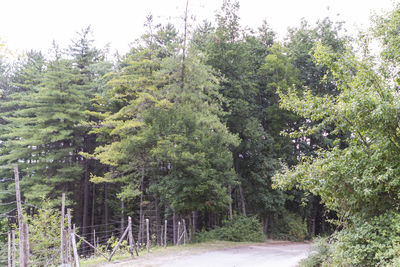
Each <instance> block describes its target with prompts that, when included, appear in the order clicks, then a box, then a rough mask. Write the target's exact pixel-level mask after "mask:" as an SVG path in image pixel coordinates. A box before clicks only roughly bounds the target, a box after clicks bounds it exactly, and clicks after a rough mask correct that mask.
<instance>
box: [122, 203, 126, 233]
mask: <svg viewBox="0 0 400 267" xmlns="http://www.w3.org/2000/svg"><path fill="white" fill-rule="evenodd" d="M124 216H125V203H124V200H123V199H121V234H122V233H123V232H124V231H125V218H124Z"/></svg>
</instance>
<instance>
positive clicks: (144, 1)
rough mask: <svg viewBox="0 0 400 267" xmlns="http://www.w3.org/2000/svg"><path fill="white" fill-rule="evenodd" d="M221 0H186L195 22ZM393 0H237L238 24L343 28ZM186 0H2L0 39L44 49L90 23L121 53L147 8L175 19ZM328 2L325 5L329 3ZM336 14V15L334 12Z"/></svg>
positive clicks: (100, 40)
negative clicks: (321, 23) (330, 22)
mask: <svg viewBox="0 0 400 267" xmlns="http://www.w3.org/2000/svg"><path fill="white" fill-rule="evenodd" d="M222 1H223V0H190V2H189V10H190V13H191V14H192V15H195V16H196V18H197V21H201V20H203V19H208V20H210V21H214V15H215V11H216V10H217V9H219V8H220V7H221V5H222ZM394 2H397V1H393V0H240V1H239V3H240V17H241V23H242V25H244V26H245V25H247V26H249V27H251V28H257V27H258V26H260V25H261V22H262V21H263V20H264V19H266V20H267V22H268V23H269V25H270V26H271V27H272V29H273V30H274V31H275V32H277V33H278V36H279V37H280V38H282V37H283V36H284V35H285V33H286V29H287V28H288V27H294V26H297V25H299V21H300V19H301V18H302V17H304V18H306V19H307V20H309V21H310V22H315V21H316V20H317V19H322V18H324V17H326V16H327V15H329V16H331V17H332V18H334V19H335V18H336V19H337V20H343V21H346V28H347V29H348V30H349V31H350V32H353V33H355V32H356V31H355V29H356V27H362V28H365V27H366V26H367V25H368V21H369V16H370V15H371V11H372V10H375V11H376V12H378V13H380V12H382V11H383V10H390V9H391V8H392V7H393V3H394ZM185 3H186V0H112V1H111V0H108V1H106V0H0V38H1V39H2V41H3V42H4V41H5V42H6V45H7V47H8V48H9V49H10V50H11V51H18V52H19V53H20V52H22V51H24V50H30V49H35V50H42V51H44V52H46V51H47V50H48V49H49V48H50V47H51V43H52V41H53V40H55V41H56V42H57V43H59V44H60V46H61V47H66V46H67V45H68V44H69V42H70V40H71V39H72V38H73V37H75V33H76V32H77V31H80V29H82V28H84V27H86V26H88V25H91V26H92V29H93V31H94V38H95V40H96V45H97V46H99V47H103V46H104V45H105V44H107V43H110V44H111V49H112V50H116V49H117V50H118V51H119V52H121V53H124V52H126V51H127V50H128V48H129V43H131V42H132V41H134V40H135V39H136V38H138V37H139V36H140V35H141V34H142V33H143V22H144V21H145V17H146V15H147V14H149V13H150V12H151V13H152V14H153V16H154V17H155V19H156V21H158V22H163V21H166V20H168V19H172V20H175V21H176V20H177V19H178V18H179V17H180V16H182V14H183V10H184V6H185ZM328 6H329V10H328V9H327V7H328ZM337 14H339V15H337Z"/></svg>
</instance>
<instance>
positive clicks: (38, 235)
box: [16, 200, 66, 266]
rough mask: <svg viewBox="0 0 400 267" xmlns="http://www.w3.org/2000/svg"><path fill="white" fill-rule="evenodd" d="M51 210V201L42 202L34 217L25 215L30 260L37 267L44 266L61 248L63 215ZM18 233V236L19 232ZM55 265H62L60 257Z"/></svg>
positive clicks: (55, 261) (56, 259)
mask: <svg viewBox="0 0 400 267" xmlns="http://www.w3.org/2000/svg"><path fill="white" fill-rule="evenodd" d="M51 208H52V203H51V202H50V201H48V200H42V203H41V209H39V210H38V211H37V212H36V213H35V214H34V215H33V216H29V215H25V217H26V218H27V219H26V220H27V221H28V228H29V246H30V251H31V256H30V257H31V258H30V260H31V261H32V262H33V263H34V264H35V265H36V266H43V265H44V264H45V263H46V262H47V261H49V260H50V259H52V258H53V256H54V255H55V254H56V253H57V251H58V249H59V248H60V244H61V234H60V222H61V214H60V211H58V210H54V209H51ZM65 225H66V222H65ZM16 233H17V234H18V231H17V232H16ZM53 263H55V264H57V263H60V257H54V261H53Z"/></svg>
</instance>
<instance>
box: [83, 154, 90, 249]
mask: <svg viewBox="0 0 400 267" xmlns="http://www.w3.org/2000/svg"><path fill="white" fill-rule="evenodd" d="M84 165H85V167H84V168H85V173H84V177H83V207H82V213H83V214H82V236H84V237H87V233H88V230H89V228H88V226H89V161H88V159H85V160H84ZM86 247H87V245H86V244H82V251H86Z"/></svg>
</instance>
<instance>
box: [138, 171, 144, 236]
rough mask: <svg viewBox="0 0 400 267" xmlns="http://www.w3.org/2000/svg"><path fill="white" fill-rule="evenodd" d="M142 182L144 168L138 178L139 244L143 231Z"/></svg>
mask: <svg viewBox="0 0 400 267" xmlns="http://www.w3.org/2000/svg"><path fill="white" fill-rule="evenodd" d="M143 181H144V166H142V177H141V178H140V204H139V232H138V242H139V243H143V229H144V216H143Z"/></svg>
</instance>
